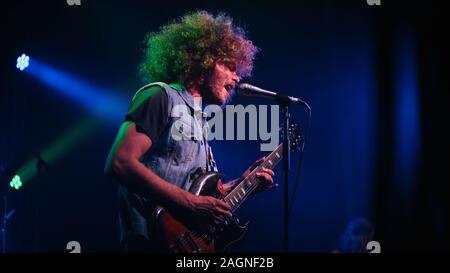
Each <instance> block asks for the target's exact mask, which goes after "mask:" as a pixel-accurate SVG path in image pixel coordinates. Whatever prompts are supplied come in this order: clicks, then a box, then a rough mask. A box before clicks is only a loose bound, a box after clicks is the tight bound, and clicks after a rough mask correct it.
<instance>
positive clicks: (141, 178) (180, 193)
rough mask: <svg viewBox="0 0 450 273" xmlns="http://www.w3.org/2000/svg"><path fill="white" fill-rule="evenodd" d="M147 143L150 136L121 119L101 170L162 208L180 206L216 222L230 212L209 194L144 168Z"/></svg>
mask: <svg viewBox="0 0 450 273" xmlns="http://www.w3.org/2000/svg"><path fill="white" fill-rule="evenodd" d="M151 146H152V141H151V139H150V138H149V137H148V136H147V135H146V134H144V133H140V132H138V131H137V130H136V125H135V123H133V122H130V121H126V122H124V123H123V124H122V126H121V127H120V129H119V133H118V135H117V137H116V139H115V141H114V144H113V146H112V148H111V152H110V154H109V155H108V159H107V163H106V167H105V173H106V174H108V175H110V176H113V177H115V178H117V179H118V180H119V182H120V183H121V184H122V185H124V186H125V187H128V188H130V189H132V190H135V191H137V192H140V193H142V194H143V195H144V196H150V197H151V198H153V199H154V200H155V201H156V202H157V203H159V204H161V205H162V206H165V207H166V208H184V209H187V210H188V211H190V212H192V213H194V214H196V215H198V216H203V217H207V218H210V219H213V220H216V221H220V220H221V219H222V216H230V215H231V214H230V212H229V210H230V207H229V205H228V204H226V203H225V202H223V201H221V200H219V199H216V198H213V197H210V196H196V195H193V194H191V193H189V192H187V191H185V190H183V189H181V188H179V187H177V186H175V185H173V184H171V183H169V182H167V181H165V180H164V179H162V178H161V177H159V176H158V175H157V174H156V173H154V172H153V171H151V170H149V169H148V168H146V167H145V166H144V165H143V164H142V163H141V162H140V161H139V159H140V158H141V157H142V156H143V155H144V154H145V152H146V151H147V150H148V149H150V147H151Z"/></svg>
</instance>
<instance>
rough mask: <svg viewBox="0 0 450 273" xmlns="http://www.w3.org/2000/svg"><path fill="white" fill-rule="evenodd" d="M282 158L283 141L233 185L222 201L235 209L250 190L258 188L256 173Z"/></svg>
mask: <svg viewBox="0 0 450 273" xmlns="http://www.w3.org/2000/svg"><path fill="white" fill-rule="evenodd" d="M282 158H283V143H282V144H280V145H279V146H278V147H277V148H276V149H275V150H273V152H272V153H270V154H269V155H268V156H267V157H266V159H265V160H264V161H263V162H262V163H261V164H260V165H259V166H258V167H256V168H255V169H254V170H253V171H252V172H251V173H250V174H249V175H248V176H247V177H246V178H245V179H243V180H242V181H241V182H239V184H238V185H237V186H236V187H234V189H233V190H232V191H231V192H230V193H228V194H227V196H225V198H224V201H225V202H226V203H227V204H228V205H230V207H231V211H232V212H234V211H236V209H237V208H238V207H239V206H240V205H241V204H242V203H243V202H244V201H245V199H246V198H247V197H248V196H249V195H250V194H252V192H253V191H254V190H255V189H256V188H258V186H259V184H260V183H261V182H260V180H259V178H258V177H256V173H257V172H260V171H261V169H262V168H263V167H264V168H266V169H273V168H275V166H276V165H277V164H278V163H279V162H280V161H281V159H282Z"/></svg>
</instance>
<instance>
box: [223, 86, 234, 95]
mask: <svg viewBox="0 0 450 273" xmlns="http://www.w3.org/2000/svg"><path fill="white" fill-rule="evenodd" d="M224 88H225V90H227V92H228V93H230V92H231V90H233V89H234V84H226V85H225V86H224Z"/></svg>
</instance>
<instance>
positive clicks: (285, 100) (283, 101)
mask: <svg viewBox="0 0 450 273" xmlns="http://www.w3.org/2000/svg"><path fill="white" fill-rule="evenodd" d="M276 101H277V102H278V104H279V105H280V106H281V111H282V118H283V123H284V124H283V126H284V128H283V135H284V139H283V173H284V203H283V211H284V221H283V222H284V229H283V230H284V232H283V251H284V252H285V253H287V252H289V171H290V168H291V143H290V139H289V124H290V114H289V105H290V104H291V103H292V101H291V99H290V98H289V97H288V96H282V95H277V97H276Z"/></svg>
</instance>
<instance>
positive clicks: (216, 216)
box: [105, 11, 276, 252]
mask: <svg viewBox="0 0 450 273" xmlns="http://www.w3.org/2000/svg"><path fill="white" fill-rule="evenodd" d="M257 51H258V48H257V47H255V46H254V45H253V43H252V42H251V41H250V40H248V39H246V36H245V33H244V31H243V30H242V29H241V28H239V27H236V26H234V25H233V23H232V20H231V19H230V18H229V17H227V16H225V15H222V14H219V15H217V16H213V15H211V14H210V13H208V12H205V11H199V12H194V13H190V14H187V15H185V16H183V17H182V18H181V20H178V21H174V22H172V23H170V24H167V25H165V26H163V27H162V28H161V29H160V30H159V31H158V32H152V33H150V34H148V35H147V36H146V38H145V51H144V59H143V61H142V63H141V65H140V73H141V76H142V77H143V78H144V79H145V80H146V81H147V82H152V81H155V82H152V83H150V84H147V85H146V86H144V87H142V88H141V89H140V90H139V91H138V92H137V93H136V94H135V96H134V98H133V100H132V103H131V105H130V107H129V109H128V113H127V114H126V117H125V121H124V122H123V124H122V125H121V127H120V129H119V132H118V134H117V137H116V139H115V141H114V143H113V146H112V149H111V152H110V154H109V156H108V159H107V163H106V169H105V171H106V173H107V174H108V175H111V176H113V177H115V178H116V179H117V180H118V181H119V182H120V195H119V216H120V224H121V244H122V247H123V250H124V251H133V252H134V251H159V250H160V249H158V248H157V247H156V244H155V243H154V241H155V240H154V239H155V238H152V236H153V232H152V231H153V228H154V225H153V222H152V219H153V218H152V212H153V211H154V208H155V207H156V206H163V207H165V208H168V209H169V210H176V211H178V212H181V213H185V214H186V215H189V216H192V217H198V218H203V219H204V220H206V221H212V222H215V223H220V222H221V221H223V220H224V217H226V216H228V217H229V216H231V212H230V209H231V208H230V206H229V205H228V204H227V203H225V202H224V201H222V200H219V199H216V198H214V197H211V196H197V195H194V194H192V193H190V192H188V190H189V187H190V185H191V183H192V179H191V178H192V174H194V173H195V172H196V170H198V169H199V168H200V169H202V170H204V171H211V170H217V169H216V166H215V162H214V159H213V156H212V151H211V148H210V146H209V145H208V141H207V138H206V137H205V136H204V135H203V129H204V127H203V125H199V122H195V121H196V120H195V119H198V117H195V114H194V113H195V112H196V111H198V110H199V106H198V101H199V100H200V99H201V100H202V102H204V103H206V104H216V105H224V104H225V103H226V102H227V101H228V100H229V99H230V97H231V94H232V92H233V90H234V88H235V86H236V85H237V83H238V82H239V81H240V79H241V78H242V77H246V76H249V75H250V74H251V71H252V66H253V60H254V57H255V54H256V53H257ZM176 106H184V107H186V108H187V109H189V111H190V112H189V115H188V117H183V118H184V119H186V123H187V124H192V126H193V128H192V130H193V131H200V132H202V134H201V135H202V137H201V138H200V139H198V138H183V139H182V140H178V139H175V138H174V135H173V129H174V128H176V129H178V130H180V128H179V127H174V126H175V124H176V123H177V122H179V121H180V117H179V116H176V115H174V112H173V110H174V109H175V108H176ZM200 110H201V108H200ZM200 119H201V122H200V123H201V124H205V123H206V122H205V121H206V120H205V117H202V118H200ZM189 126H191V125H189ZM180 133H185V132H181V130H180ZM262 160H263V159H259V160H258V161H256V162H255V164H253V165H252V166H251V167H250V168H248V169H247V170H246V171H245V172H244V173H243V175H242V176H241V177H240V178H239V179H242V177H245V176H247V175H248V174H249V173H250V172H251V171H252V170H253V169H254V168H255V167H256V166H258V165H259V164H260V163H261V162H262ZM273 175H274V173H273V171H272V170H270V169H265V168H263V170H262V171H261V172H258V173H257V176H258V177H260V179H261V180H262V181H263V182H265V183H263V184H262V185H263V186H262V187H263V190H267V189H271V188H274V187H275V186H276V184H274V183H273V179H272V176H273ZM236 181H238V179H236V180H233V181H231V182H229V183H224V184H223V190H224V192H227V191H229V190H230V189H232V187H233V185H234V184H235V183H236Z"/></svg>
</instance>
